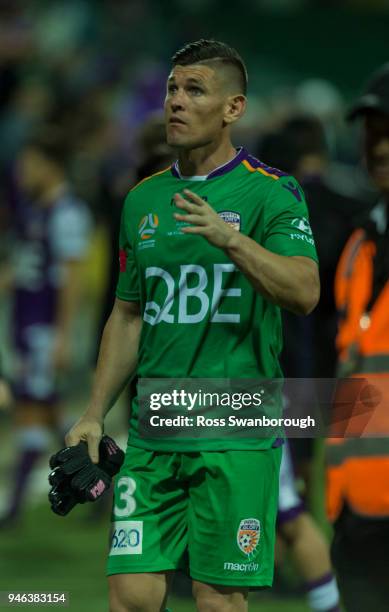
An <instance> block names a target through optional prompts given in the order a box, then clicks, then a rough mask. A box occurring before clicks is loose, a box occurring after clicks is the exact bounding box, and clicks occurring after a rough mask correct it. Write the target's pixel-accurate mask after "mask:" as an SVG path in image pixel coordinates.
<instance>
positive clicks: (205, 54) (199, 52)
mask: <svg viewBox="0 0 389 612" xmlns="http://www.w3.org/2000/svg"><path fill="white" fill-rule="evenodd" d="M214 61H215V62H216V61H217V62H220V63H221V64H223V65H225V66H231V67H233V68H235V69H236V72H237V75H238V78H239V86H240V88H241V91H242V93H243V94H244V95H246V93H247V69H246V66H245V63H244V61H243V59H242V58H241V56H240V55H239V53H238V52H237V51H236V50H235V49H233V48H232V47H230V46H229V45H226V43H223V42H220V41H218V40H207V39H205V38H201V39H200V40H197V41H195V42H191V43H188V44H187V45H185V46H184V47H182V48H181V49H179V50H178V51H177V52H176V53H175V54H174V55H173V57H172V65H173V66H177V65H180V66H189V65H190V64H198V63H202V64H207V63H211V62H214Z"/></svg>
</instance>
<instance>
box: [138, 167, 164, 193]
mask: <svg viewBox="0 0 389 612" xmlns="http://www.w3.org/2000/svg"><path fill="white" fill-rule="evenodd" d="M169 170H171V165H170V166H168V167H167V168H164V169H163V170H159V171H158V172H154V174H150V176H146V177H145V178H144V179H142V180H141V181H139V183H137V184H136V185H134V187H132V189H130V193H131V191H134V189H136V188H137V187H139V186H140V185H142V183H145V182H146V181H149V180H150V179H151V178H153V177H154V176H158V175H159V174H164V173H165V172H168V171H169Z"/></svg>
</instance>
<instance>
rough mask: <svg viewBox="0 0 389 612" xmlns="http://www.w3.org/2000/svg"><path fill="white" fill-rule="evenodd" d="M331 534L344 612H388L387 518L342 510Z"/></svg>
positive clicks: (388, 558) (388, 549)
mask: <svg viewBox="0 0 389 612" xmlns="http://www.w3.org/2000/svg"><path fill="white" fill-rule="evenodd" d="M334 532H335V533H334V539H333V542H332V546H331V556H332V562H333V565H334V568H335V570H336V572H337V578H338V584H339V588H340V591H341V595H342V600H343V603H344V605H345V607H346V610H347V612H389V518H385V519H370V518H364V517H361V516H359V515H356V514H354V513H353V512H352V511H351V510H350V509H349V508H348V507H344V509H343V511H342V514H341V515H340V517H339V519H338V520H337V521H336V523H335V525H334Z"/></svg>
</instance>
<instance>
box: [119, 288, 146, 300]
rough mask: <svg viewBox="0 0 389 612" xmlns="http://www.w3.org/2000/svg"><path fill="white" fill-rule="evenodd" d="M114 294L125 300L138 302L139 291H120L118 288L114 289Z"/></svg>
mask: <svg viewBox="0 0 389 612" xmlns="http://www.w3.org/2000/svg"><path fill="white" fill-rule="evenodd" d="M115 295H116V297H118V298H119V299H120V300H124V301H125V302H140V296H139V293H138V292H136V291H121V290H120V289H116V292H115Z"/></svg>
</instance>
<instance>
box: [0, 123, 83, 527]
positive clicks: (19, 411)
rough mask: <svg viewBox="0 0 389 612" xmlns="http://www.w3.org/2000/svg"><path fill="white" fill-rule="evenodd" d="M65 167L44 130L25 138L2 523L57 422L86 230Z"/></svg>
mask: <svg viewBox="0 0 389 612" xmlns="http://www.w3.org/2000/svg"><path fill="white" fill-rule="evenodd" d="M65 168H66V155H65V149H64V147H63V145H62V143H61V142H60V141H59V140H58V138H57V137H56V136H55V135H54V134H52V133H50V132H47V133H46V132H44V133H43V134H42V135H41V136H39V137H37V138H35V139H34V140H31V141H30V142H29V143H27V144H26V145H25V147H24V148H23V149H22V151H21V153H20V155H19V157H18V159H17V163H16V182H17V185H18V188H20V196H19V197H18V196H16V197H15V200H14V211H13V214H12V217H13V219H12V221H13V226H14V243H13V249H12V251H13V253H12V257H11V262H10V263H11V271H12V272H11V287H10V288H11V291H12V335H13V346H14V352H15V367H14V375H13V386H14V396H15V423H16V428H17V439H18V445H17V446H18V455H17V465H16V469H15V474H14V476H13V479H12V491H11V496H10V500H9V506H8V509H7V511H6V513H5V515H4V516H3V518H2V519H1V522H0V524H2V525H3V526H6V525H9V524H10V522H11V523H12V522H14V521H15V520H16V519H17V518H18V516H19V514H20V512H21V509H22V507H23V505H24V493H25V490H26V484H27V481H28V479H29V476H30V474H31V471H32V469H33V467H34V465H35V464H36V462H37V460H38V459H39V457H40V456H41V455H42V453H44V452H45V451H46V449H47V446H48V441H49V430H50V429H54V430H55V431H58V432H59V431H60V426H61V425H60V421H61V419H60V411H59V410H57V407H58V404H59V395H58V385H57V380H58V374H59V373H60V372H61V371H62V372H63V371H64V370H66V369H67V367H68V366H69V363H70V359H71V344H70V339H71V331H72V326H73V322H74V319H75V316H76V314H77V311H78V307H79V300H80V295H81V291H80V290H81V283H80V280H81V279H80V272H81V263H82V261H83V259H84V257H85V254H86V251H87V248H88V242H89V233H90V229H91V217H90V213H89V211H88V208H87V206H86V205H85V204H84V203H83V202H81V201H80V200H78V199H77V198H76V197H75V196H74V195H73V194H72V192H71V189H70V186H69V184H68V182H67V179H66V169H65Z"/></svg>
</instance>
